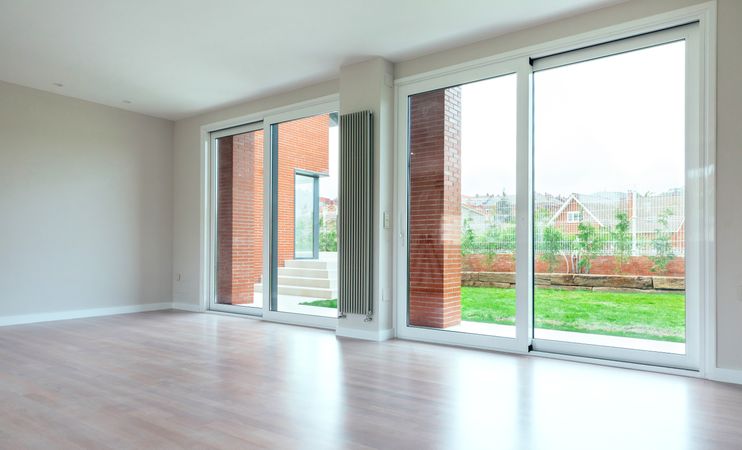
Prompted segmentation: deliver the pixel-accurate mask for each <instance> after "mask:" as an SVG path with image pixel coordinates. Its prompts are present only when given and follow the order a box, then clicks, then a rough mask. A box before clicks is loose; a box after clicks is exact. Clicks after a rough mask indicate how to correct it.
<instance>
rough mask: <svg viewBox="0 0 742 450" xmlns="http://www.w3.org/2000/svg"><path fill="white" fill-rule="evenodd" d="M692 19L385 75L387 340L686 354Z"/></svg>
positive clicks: (697, 154)
mask: <svg viewBox="0 0 742 450" xmlns="http://www.w3.org/2000/svg"><path fill="white" fill-rule="evenodd" d="M697 30H698V26H697V25H696V24H691V25H687V26H683V27H676V28H672V29H669V30H663V31H659V32H655V33H647V34H644V35H641V36H639V37H634V38H628V39H622V40H618V41H614V42H610V43H606V44H599V45H594V46H590V47H587V48H584V49H579V50H573V51H568V52H563V53H558V54H555V55H553V56H548V57H542V58H536V59H529V58H515V59H514V60H513V61H508V62H500V63H493V64H491V65H483V66H479V67H476V68H473V69H470V70H457V71H455V72H451V73H449V74H445V75H441V76H439V77H432V78H425V79H423V80H421V81H418V82H410V83H407V84H403V85H402V86H401V87H400V89H399V92H400V96H401V98H400V100H401V101H403V102H402V104H406V105H407V108H406V109H405V110H404V111H403V115H402V117H400V118H399V120H400V121H399V124H400V129H401V133H400V138H401V139H400V145H404V146H405V147H406V150H407V155H406V156H407V164H406V165H404V166H400V167H401V171H400V181H401V183H400V185H405V184H406V185H407V186H408V190H407V192H404V193H402V194H401V195H402V196H401V197H400V199H399V202H398V204H399V205H401V206H402V207H401V214H402V215H403V216H404V217H405V218H406V221H407V229H406V232H407V237H406V244H407V249H406V252H403V253H401V260H400V262H401V263H402V264H403V266H402V267H403V268H404V270H400V271H399V272H398V278H399V279H401V280H404V282H405V283H406V286H404V288H406V292H405V291H399V292H400V295H402V296H403V297H405V298H406V300H407V301H406V304H405V305H404V307H403V308H402V307H400V309H399V315H398V317H400V319H399V322H398V327H399V329H398V334H399V335H400V336H401V337H407V338H414V339H422V340H431V341H438V342H450V343H456V344H464V345H474V346H480V347H489V348H501V349H508V350H515V351H521V352H527V351H530V350H539V351H543V352H554V353H563V354H569V355H581V356H590V357H598V358H603V359H614V360H620V361H629V362H640V363H649V364H656V365H663V366H672V367H679V368H697V367H698V361H699V351H700V350H699V324H700V320H699V317H700V286H701V284H702V281H701V280H702V277H703V273H702V271H701V269H700V268H701V264H700V258H701V256H700V255H701V252H702V248H701V245H700V242H701V239H700V238H699V236H700V235H701V233H702V231H703V220H701V218H702V217H703V215H704V214H707V213H706V212H705V211H706V210H705V209H704V208H705V206H704V205H705V203H704V201H703V200H702V196H701V195H700V193H701V192H702V187H703V184H704V183H707V182H708V178H705V177H704V176H699V175H700V174H701V171H699V167H701V164H703V162H702V151H701V145H700V141H699V129H700V125H699V124H700V121H699V120H698V118H699V108H700V103H699V99H700V86H701V85H700V82H699V80H700V79H701V74H700V61H701V60H700V57H699V54H700V53H699V48H698V41H697V39H698V36H697ZM401 236H404V233H402V234H401ZM516 256H517V258H516ZM513 338H514V339H513Z"/></svg>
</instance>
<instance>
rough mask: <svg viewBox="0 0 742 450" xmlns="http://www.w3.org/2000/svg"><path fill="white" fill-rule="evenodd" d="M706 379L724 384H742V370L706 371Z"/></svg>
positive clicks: (715, 369) (717, 369) (716, 369)
mask: <svg viewBox="0 0 742 450" xmlns="http://www.w3.org/2000/svg"><path fill="white" fill-rule="evenodd" d="M706 378H708V379H709V380H714V381H721V382H723V383H734V384H742V370H739V369H720V368H718V367H717V368H714V369H710V370H707V371H706Z"/></svg>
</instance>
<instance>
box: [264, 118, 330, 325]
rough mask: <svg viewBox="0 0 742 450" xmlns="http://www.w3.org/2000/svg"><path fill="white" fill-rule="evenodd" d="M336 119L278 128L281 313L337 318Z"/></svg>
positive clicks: (278, 300) (304, 121)
mask: <svg viewBox="0 0 742 450" xmlns="http://www.w3.org/2000/svg"><path fill="white" fill-rule="evenodd" d="M337 125H338V120H337V114H336V113H332V114H321V115H317V116H312V117H306V118H303V119H297V120H292V121H288V122H282V123H279V124H277V125H274V127H275V128H274V132H275V133H276V141H275V145H276V151H277V161H278V165H277V168H276V170H277V190H278V192H277V198H278V202H277V204H276V210H277V217H276V224H275V226H276V227H277V234H276V239H277V242H276V244H277V246H276V248H277V250H278V252H277V255H276V259H277V267H276V272H275V273H274V276H275V277H276V280H277V285H276V292H275V295H276V306H277V310H278V311H282V312H291V313H299V314H312V315H318V316H327V317H337V232H336V229H335V224H336V222H337V220H336V218H337V210H338V204H337V185H338V159H337V158H338V148H337V147H338V136H337V133H338V126H337Z"/></svg>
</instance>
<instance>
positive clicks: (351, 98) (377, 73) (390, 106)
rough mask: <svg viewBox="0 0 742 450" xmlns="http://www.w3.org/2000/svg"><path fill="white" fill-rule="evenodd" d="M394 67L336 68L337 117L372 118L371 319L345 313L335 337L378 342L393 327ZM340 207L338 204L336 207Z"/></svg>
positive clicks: (380, 63) (376, 62)
mask: <svg viewBox="0 0 742 450" xmlns="http://www.w3.org/2000/svg"><path fill="white" fill-rule="evenodd" d="M393 80H394V66H393V65H392V63H390V62H389V61H386V60H384V59H381V58H375V59H371V60H368V61H364V62H361V63H357V64H352V65H348V66H344V67H341V69H340V114H347V113H352V112H357V111H363V110H370V111H372V112H373V115H374V137H373V140H374V206H373V221H374V230H373V239H374V245H373V247H374V262H373V298H374V316H373V320H371V321H364V319H365V316H363V315H354V314H348V316H347V317H345V318H343V319H339V320H338V326H337V335H338V336H344V337H353V338H358V339H368V340H376V341H382V340H386V339H389V338H391V337H392V336H393V334H394V333H393V329H392V309H393V308H392V301H391V300H392V273H393V272H392V243H393V236H392V228H391V226H387V227H385V226H384V224H385V220H384V216H385V214H387V215H388V216H387V223H388V224H391V223H392V220H393V219H392V218H391V214H392V211H393V209H394V205H393V201H394V197H393V191H394V161H393V160H394V88H393V86H394V82H393ZM340 207H341V208H342V207H343V205H340Z"/></svg>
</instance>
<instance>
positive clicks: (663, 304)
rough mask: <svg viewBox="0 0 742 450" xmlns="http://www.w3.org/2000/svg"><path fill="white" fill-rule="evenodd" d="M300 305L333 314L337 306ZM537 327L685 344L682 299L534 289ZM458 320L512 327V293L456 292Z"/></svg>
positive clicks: (480, 289)
mask: <svg viewBox="0 0 742 450" xmlns="http://www.w3.org/2000/svg"><path fill="white" fill-rule="evenodd" d="M302 304H303V305H312V306H322V307H327V308H337V300H334V299H333V300H317V301H313V302H306V303H302ZM534 315H535V317H536V327H537V328H543V329H550V330H561V331H576V332H581V333H593V334H604V335H611V336H625V337H635V338H644V339H654V340H660V341H671V342H684V341H685V296H684V295H683V294H664V293H663V294H656V293H647V294H643V293H634V292H630V293H624V292H594V291H566V290H556V289H540V288H539V289H537V290H536V293H535V309H534ZM461 319H462V320H466V321H471V322H485V323H495V324H501V325H513V324H515V289H500V288H489V287H462V288H461Z"/></svg>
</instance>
